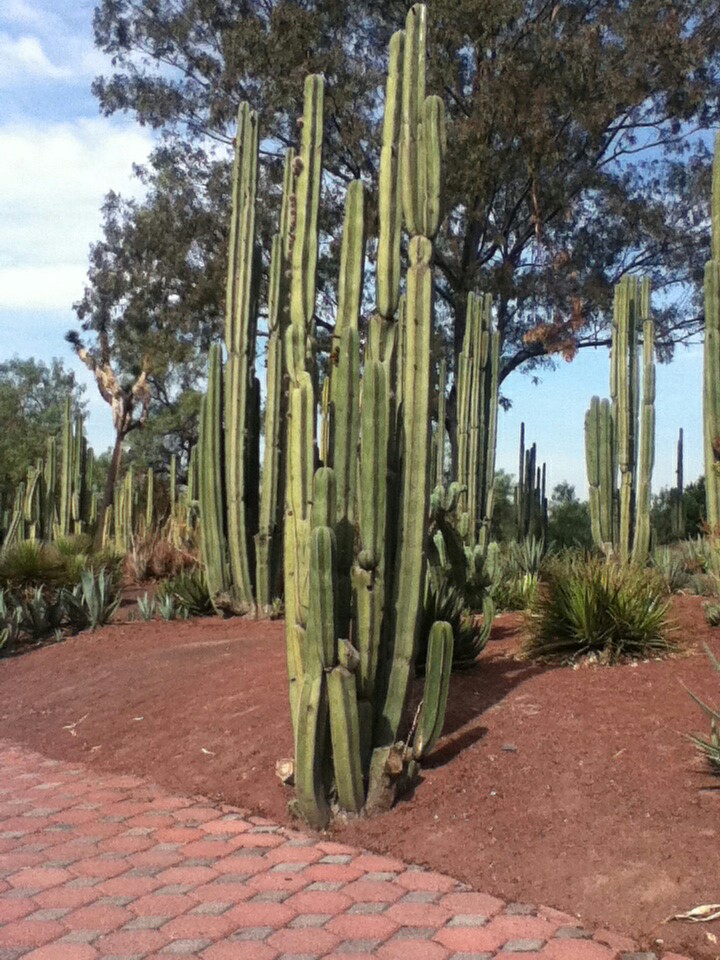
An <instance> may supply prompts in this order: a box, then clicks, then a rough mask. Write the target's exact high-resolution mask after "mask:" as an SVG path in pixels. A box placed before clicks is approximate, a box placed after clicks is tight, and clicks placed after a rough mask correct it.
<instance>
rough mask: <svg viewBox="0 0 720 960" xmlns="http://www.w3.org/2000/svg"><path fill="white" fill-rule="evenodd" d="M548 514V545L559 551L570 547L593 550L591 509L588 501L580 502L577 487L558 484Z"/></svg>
mask: <svg viewBox="0 0 720 960" xmlns="http://www.w3.org/2000/svg"><path fill="white" fill-rule="evenodd" d="M548 513H549V519H548V534H547V539H548V543H551V544H552V545H553V546H554V547H556V548H557V549H558V550H563V549H565V548H569V547H574V548H580V549H582V550H590V549H592V547H593V539H592V530H591V527H590V507H589V505H588V503H587V501H586V500H578V498H577V495H576V493H575V487H573V486H572V485H571V484H569V483H559V484H557V486H556V487H555V489H554V490H553V492H552V498H551V500H550V503H549V506H548Z"/></svg>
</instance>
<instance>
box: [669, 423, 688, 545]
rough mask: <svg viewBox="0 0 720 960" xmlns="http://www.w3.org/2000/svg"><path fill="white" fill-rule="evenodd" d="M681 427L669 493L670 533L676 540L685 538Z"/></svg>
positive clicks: (685, 518)
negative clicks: (670, 510) (673, 478)
mask: <svg viewBox="0 0 720 960" xmlns="http://www.w3.org/2000/svg"><path fill="white" fill-rule="evenodd" d="M683 451H684V442H683V429H682V427H680V430H679V432H678V442H677V460H676V467H675V478H676V482H675V488H674V489H673V490H672V493H671V504H672V534H673V537H675V538H676V539H677V540H683V539H684V538H685V526H686V520H687V517H686V514H685V498H684V493H685V486H684V463H683Z"/></svg>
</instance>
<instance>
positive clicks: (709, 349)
mask: <svg viewBox="0 0 720 960" xmlns="http://www.w3.org/2000/svg"><path fill="white" fill-rule="evenodd" d="M710 210H711V233H712V240H711V243H712V246H711V257H710V260H708V262H707V263H706V264H705V349H704V365H703V439H704V447H705V500H706V515H707V524H708V527H709V528H710V530H711V531H712V532H714V533H717V532H718V530H719V529H720V133H718V135H717V137H716V139H715V160H714V163H713V177H712V200H711V207H710Z"/></svg>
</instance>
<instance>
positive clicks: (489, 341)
mask: <svg viewBox="0 0 720 960" xmlns="http://www.w3.org/2000/svg"><path fill="white" fill-rule="evenodd" d="M491 307H492V299H491V297H490V296H487V295H485V296H481V297H477V296H476V295H475V294H474V293H469V294H468V299H467V311H466V325H465V335H464V338H463V349H462V351H461V352H460V355H459V357H458V369H457V416H458V427H457V441H458V482H459V483H460V484H461V485H462V486H463V487H464V488H465V492H464V494H463V497H462V502H461V508H462V510H463V512H464V513H465V520H464V525H465V528H466V536H467V541H468V544H469V545H470V546H475V545H476V544H477V545H479V546H481V547H482V548H483V550H485V549H487V546H488V544H489V542H490V527H491V524H492V514H493V505H494V481H495V450H496V444H497V417H498V388H499V376H498V375H499V367H500V334H499V332H498V331H497V330H495V329H493V324H492V317H491Z"/></svg>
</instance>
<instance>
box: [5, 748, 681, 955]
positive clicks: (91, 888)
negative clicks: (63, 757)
mask: <svg viewBox="0 0 720 960" xmlns="http://www.w3.org/2000/svg"><path fill="white" fill-rule="evenodd" d="M633 949H634V948H633V944H632V942H631V941H628V940H626V939H625V938H623V937H619V936H616V935H614V934H612V933H610V932H609V931H596V932H593V931H586V930H583V929H582V928H580V927H578V923H577V920H576V919H575V918H573V917H571V916H568V915H566V914H561V913H558V912H557V911H554V910H549V909H544V908H542V907H541V908H537V909H536V908H534V907H531V906H527V905H524V904H506V903H503V902H502V901H501V900H498V899H496V898H494V897H490V896H487V895H486V894H483V893H474V892H472V891H470V890H468V888H467V887H465V886H463V885H461V884H459V883H457V882H456V881H455V880H453V879H451V878H450V877H446V876H443V875H441V874H438V873H432V872H430V871H427V870H422V869H419V868H417V867H413V866H408V865H406V864H404V863H401V862H400V861H398V860H392V859H389V858H387V857H379V856H374V855H371V854H368V853H362V852H361V851H358V850H354V849H352V848H350V847H345V846H341V845H340V844H337V843H330V842H325V841H317V840H315V839H313V838H311V837H308V836H305V835H303V834H301V833H297V832H293V831H290V830H286V829H284V828H282V827H278V826H276V825H275V824H273V823H270V822H269V821H267V820H263V819H261V818H259V817H252V816H245V815H243V814H242V813H241V812H240V811H238V810H236V809H234V808H231V807H227V806H221V805H215V804H212V803H210V802H208V801H206V800H203V799H199V798H191V797H174V796H171V795H169V794H168V793H166V792H164V791H163V790H161V789H160V788H158V787H156V786H154V785H152V784H149V783H147V782H146V781H144V780H140V779H138V778H136V777H124V776H118V777H98V776H96V775H95V774H93V773H91V772H89V771H88V770H84V769H77V768H73V767H70V766H68V765H66V764H63V763H59V762H57V761H54V760H46V759H44V758H43V757H40V756H38V755H37V754H33V753H29V752H28V751H25V750H22V749H20V748H17V747H14V746H12V745H10V744H7V743H1V742H0V960H17V958H18V957H27V958H28V960H95V958H105V960H150V958H153V960H155V958H157V960H159V958H161V957H162V958H166V960H172V958H174V960H178V958H183V957H185V958H187V957H197V958H201V960H314V958H320V957H323V958H326V960H331V958H332V960H340V958H341V957H342V958H345V960H367V958H369V957H377V958H380V960H490V958H498V960H499V958H505V960H512V958H518V960H519V958H520V957H522V956H523V955H529V956H531V957H533V960H535V958H544V960H654V955H653V954H647V953H636V952H633ZM665 960H688V958H684V957H678V956H677V955H671V954H665Z"/></svg>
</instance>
